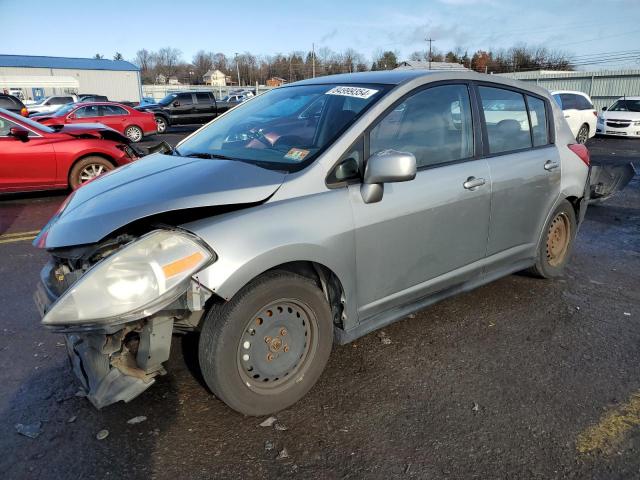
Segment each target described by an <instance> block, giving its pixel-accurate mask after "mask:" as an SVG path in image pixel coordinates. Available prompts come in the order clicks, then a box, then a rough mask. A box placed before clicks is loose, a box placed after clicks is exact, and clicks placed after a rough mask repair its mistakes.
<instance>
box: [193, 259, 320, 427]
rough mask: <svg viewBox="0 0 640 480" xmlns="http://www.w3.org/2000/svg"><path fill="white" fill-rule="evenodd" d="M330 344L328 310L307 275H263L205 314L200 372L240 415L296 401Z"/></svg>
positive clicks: (313, 379)
mask: <svg viewBox="0 0 640 480" xmlns="http://www.w3.org/2000/svg"><path fill="white" fill-rule="evenodd" d="M332 343H333V323H332V318H331V310H330V308H329V304H328V303H327V300H326V298H325V297H324V295H323V293H322V291H321V290H320V289H319V288H318V287H317V285H315V284H314V282H313V281H311V280H310V279H308V278H306V277H302V276H299V275H295V274H291V273H288V272H281V271H275V272H270V273H267V274H265V275H263V276H261V277H259V278H258V279H256V280H254V281H253V282H251V283H250V284H249V285H247V286H246V287H244V288H243V289H242V290H241V291H240V292H238V294H236V295H235V296H234V298H233V299H232V300H230V301H229V302H227V303H224V304H222V305H215V306H214V307H213V308H212V309H211V310H210V311H209V313H208V314H207V317H206V318H205V321H204V325H203V327H202V332H201V336H200V344H199V357H200V367H201V369H202V374H203V376H204V379H205V381H206V382H207V385H208V386H209V388H211V390H212V391H213V393H214V394H215V395H216V396H217V397H218V398H220V399H221V400H223V401H224V402H225V403H226V404H227V405H229V406H230V407H231V408H233V409H234V410H237V411H238V412H240V413H243V414H245V415H265V414H268V413H273V412H277V411H279V410H282V409H284V408H286V407H288V406H290V405H292V404H293V403H295V402H297V401H298V400H299V399H301V398H302V397H303V396H304V395H305V394H306V393H307V392H308V391H309V390H310V389H311V387H313V385H314V384H315V383H316V381H317V380H318V378H319V377H320V374H321V373H322V370H323V369H324V367H325V365H326V363H327V360H328V358H329V354H330V353H331V347H332Z"/></svg>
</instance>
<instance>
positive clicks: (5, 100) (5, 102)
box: [0, 97, 22, 110]
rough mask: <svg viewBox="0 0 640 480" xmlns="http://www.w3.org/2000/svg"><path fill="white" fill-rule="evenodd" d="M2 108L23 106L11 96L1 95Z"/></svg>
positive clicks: (18, 108) (0, 104) (10, 108)
mask: <svg viewBox="0 0 640 480" xmlns="http://www.w3.org/2000/svg"><path fill="white" fill-rule="evenodd" d="M0 108H5V109H7V110H16V109H17V110H20V109H21V108H22V107H21V106H20V105H19V104H18V102H16V101H15V100H14V99H13V98H11V97H0Z"/></svg>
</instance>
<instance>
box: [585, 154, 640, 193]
mask: <svg viewBox="0 0 640 480" xmlns="http://www.w3.org/2000/svg"><path fill="white" fill-rule="evenodd" d="M635 175H636V169H635V167H634V166H633V163H631V162H629V163H627V164H625V165H597V164H594V163H593V162H592V163H591V180H590V187H591V200H590V201H591V202H602V201H604V200H606V199H608V198H610V197H611V196H613V195H614V194H615V193H617V192H619V191H620V190H622V189H623V188H624V187H626V186H627V184H628V183H629V182H630V181H631V179H632V178H633V177H634V176H635Z"/></svg>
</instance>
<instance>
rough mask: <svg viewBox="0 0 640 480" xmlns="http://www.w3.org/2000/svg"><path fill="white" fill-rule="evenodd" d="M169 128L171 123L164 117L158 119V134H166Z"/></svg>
mask: <svg viewBox="0 0 640 480" xmlns="http://www.w3.org/2000/svg"><path fill="white" fill-rule="evenodd" d="M167 128H169V123H168V122H167V120H166V119H165V118H164V117H156V130H157V131H158V133H164V132H166V131H167Z"/></svg>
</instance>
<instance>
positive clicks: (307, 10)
mask: <svg viewBox="0 0 640 480" xmlns="http://www.w3.org/2000/svg"><path fill="white" fill-rule="evenodd" d="M639 20H640V0H599V1H595V0H593V1H592V0H562V1H552V0H431V1H421V2H418V1H412V0H394V1H384V0H377V1H371V0H367V1H360V0H341V1H335V0H314V1H307V0H278V1H274V0H270V1H269V0H263V1H260V2H254V1H251V0H248V1H242V2H231V1H224V2H218V1H216V2H211V1H210V2H204V1H200V2H196V1H189V0H183V1H181V2H176V1H164V0H154V1H146V0H136V1H133V0H127V1H122V0H103V1H102V2H97V1H91V0H89V1H64V0H57V1H41V0H29V1H24V0H0V32H1V34H0V37H1V38H2V42H0V53H5V54H24V55H53V56H73V57H91V56H93V55H94V54H95V53H101V54H103V55H105V58H111V57H112V56H113V54H114V52H116V51H118V52H121V53H122V54H123V55H124V57H125V58H126V59H132V58H133V57H134V56H135V52H136V51H137V50H138V49H140V48H147V49H149V50H156V49H158V48H161V47H164V46H171V47H175V48H178V49H180V50H181V51H182V52H183V56H184V59H185V60H187V61H189V60H191V58H192V57H193V54H194V53H195V52H196V51H198V50H200V49H204V50H207V51H213V52H223V53H225V54H227V55H233V53H234V52H245V51H249V52H251V53H253V54H256V55H260V54H275V53H284V54H286V53H288V52H291V51H294V50H310V49H311V44H312V43H315V44H316V48H318V47H320V46H327V47H330V48H331V49H333V50H337V51H340V50H344V49H346V48H349V47H351V48H354V49H356V50H358V51H360V52H362V53H364V54H365V55H367V56H371V55H372V54H373V53H374V52H376V51H377V50H380V49H384V50H396V51H397V52H398V53H399V54H400V57H401V58H403V57H406V56H407V55H408V54H410V53H411V52H413V51H415V50H420V49H422V50H424V49H426V42H425V41H424V39H425V38H426V37H431V38H433V39H434V40H435V42H434V44H433V45H434V48H437V49H438V50H439V51H446V50H448V49H452V48H454V47H456V46H460V47H463V48H465V49H468V50H469V52H470V53H472V52H473V51H475V50H476V49H478V48H482V49H489V48H501V47H510V46H513V45H515V44H518V43H526V44H528V45H543V46H547V47H549V48H552V49H561V50H563V51H565V52H567V53H569V54H570V55H579V56H582V55H590V54H599V53H603V52H620V51H629V50H634V49H636V50H637V49H640V21H639ZM638 58H640V56H639V57H636V59H634V60H625V61H623V62H617V63H610V64H605V65H594V66H589V67H582V68H583V69H584V68H586V69H592V68H601V67H603V66H606V67H614V68H615V67H628V68H640V61H639V60H638Z"/></svg>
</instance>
